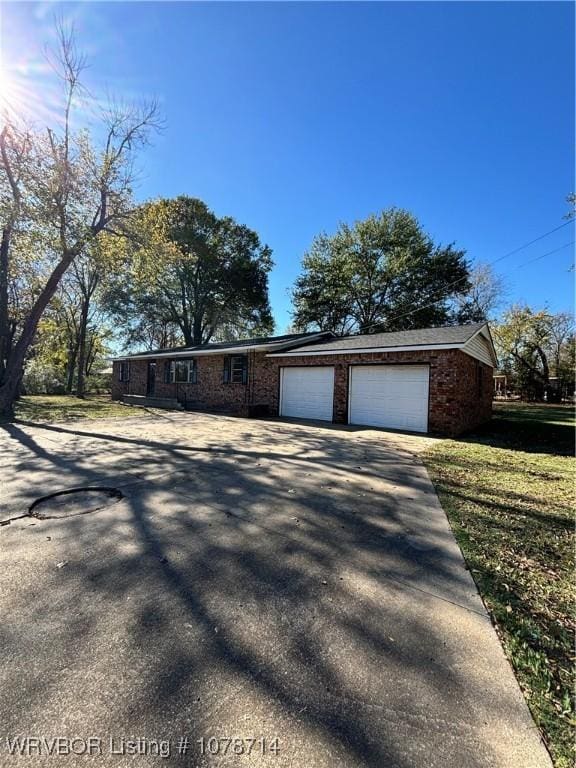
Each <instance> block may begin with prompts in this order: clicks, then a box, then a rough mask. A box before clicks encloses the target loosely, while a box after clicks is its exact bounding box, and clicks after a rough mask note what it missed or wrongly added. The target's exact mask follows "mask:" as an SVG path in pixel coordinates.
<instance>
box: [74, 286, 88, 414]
mask: <svg viewBox="0 0 576 768" xmlns="http://www.w3.org/2000/svg"><path fill="white" fill-rule="evenodd" d="M89 309H90V299H89V298H88V297H87V296H85V297H84V299H83V301H82V312H81V314H80V336H79V341H78V376H77V378H76V397H80V398H82V399H83V398H84V390H85V383H86V330H87V327H88V311H89Z"/></svg>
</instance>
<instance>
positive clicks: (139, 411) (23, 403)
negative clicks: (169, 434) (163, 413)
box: [15, 395, 147, 422]
mask: <svg viewBox="0 0 576 768" xmlns="http://www.w3.org/2000/svg"><path fill="white" fill-rule="evenodd" d="M146 414H147V411H146V410H145V409H144V408H131V407H130V406H127V405H121V404H120V403H118V402H115V401H112V400H111V399H110V396H109V395H91V396H87V397H86V398H85V399H84V400H80V399H79V398H77V397H72V396H70V395H26V396H24V397H22V398H20V400H19V401H18V402H17V403H16V408H15V415H16V418H17V419H22V420H23V421H42V422H47V421H69V420H71V419H107V418H112V417H115V416H121V417H123V418H126V417H127V416H145V415H146Z"/></svg>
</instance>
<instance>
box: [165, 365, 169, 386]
mask: <svg viewBox="0 0 576 768" xmlns="http://www.w3.org/2000/svg"><path fill="white" fill-rule="evenodd" d="M164 384H170V362H169V361H168V360H166V362H165V363H164Z"/></svg>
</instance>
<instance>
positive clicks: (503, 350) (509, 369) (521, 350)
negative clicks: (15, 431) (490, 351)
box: [493, 305, 576, 400]
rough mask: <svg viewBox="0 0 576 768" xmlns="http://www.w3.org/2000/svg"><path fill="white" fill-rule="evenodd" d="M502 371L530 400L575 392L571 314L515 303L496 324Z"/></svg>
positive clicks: (575, 345) (570, 394)
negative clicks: (536, 308) (535, 308)
mask: <svg viewBox="0 0 576 768" xmlns="http://www.w3.org/2000/svg"><path fill="white" fill-rule="evenodd" d="M493 335H494V341H495V344H496V350H497V353H498V358H499V360H500V365H501V370H502V372H504V373H506V374H508V375H509V377H510V379H511V383H513V384H514V386H515V387H516V389H517V390H518V391H519V392H520V394H521V396H522V397H523V398H525V399H529V400H542V399H543V398H544V396H546V397H547V399H549V400H552V399H559V398H560V397H561V396H564V395H565V396H572V394H573V392H574V376H575V373H574V363H575V350H576V343H575V342H576V339H575V326H574V318H573V315H572V314H571V313H568V312H558V313H555V314H552V313H550V312H548V311H547V310H534V309H532V308H530V307H528V306H522V305H513V306H512V307H510V308H509V309H508V310H507V311H506V312H505V313H504V315H503V317H502V320H501V322H499V323H497V324H495V325H494V327H493Z"/></svg>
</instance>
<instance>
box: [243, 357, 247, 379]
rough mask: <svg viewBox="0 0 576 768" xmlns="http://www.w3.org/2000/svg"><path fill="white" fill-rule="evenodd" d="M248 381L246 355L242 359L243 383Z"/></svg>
mask: <svg viewBox="0 0 576 768" xmlns="http://www.w3.org/2000/svg"><path fill="white" fill-rule="evenodd" d="M247 383H248V358H247V357H245V358H244V359H243V361H242V384H247Z"/></svg>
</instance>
